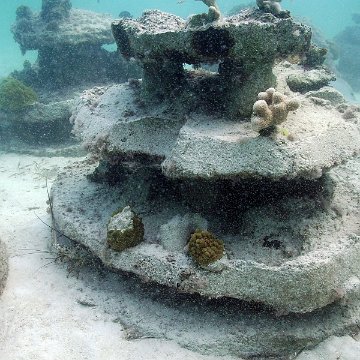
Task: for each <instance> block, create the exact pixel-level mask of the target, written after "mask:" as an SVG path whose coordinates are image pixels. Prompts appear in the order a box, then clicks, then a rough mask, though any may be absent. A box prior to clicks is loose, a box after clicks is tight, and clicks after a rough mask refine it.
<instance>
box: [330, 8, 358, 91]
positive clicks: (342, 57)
mask: <svg viewBox="0 0 360 360" xmlns="http://www.w3.org/2000/svg"><path fill="white" fill-rule="evenodd" d="M352 19H353V21H354V23H355V25H353V26H348V27H346V28H345V30H343V31H342V32H341V33H339V34H338V35H337V36H336V37H335V43H336V44H337V46H338V49H339V62H338V65H337V70H338V71H339V73H340V74H341V76H342V77H343V78H344V79H345V80H346V81H347V82H348V83H349V84H350V85H351V87H352V88H353V90H354V91H356V92H359V91H360V14H357V13H355V14H353V16H352Z"/></svg>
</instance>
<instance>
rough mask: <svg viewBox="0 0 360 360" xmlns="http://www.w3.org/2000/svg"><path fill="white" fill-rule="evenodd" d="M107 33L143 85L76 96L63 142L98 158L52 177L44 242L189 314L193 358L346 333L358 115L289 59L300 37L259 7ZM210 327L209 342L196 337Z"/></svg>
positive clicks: (251, 352)
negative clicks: (201, 20)
mask: <svg viewBox="0 0 360 360" xmlns="http://www.w3.org/2000/svg"><path fill="white" fill-rule="evenodd" d="M112 29H113V33H114V37H115V39H116V42H117V44H118V46H119V49H120V51H121V53H122V54H123V56H125V57H127V58H129V59H133V58H135V59H137V60H138V61H139V62H140V63H141V65H142V67H143V70H144V76H143V79H142V80H131V81H129V82H128V83H126V84H120V85H114V86H109V87H103V88H93V89H89V90H87V91H85V92H84V93H83V94H82V95H81V97H80V99H79V100H78V102H77V104H76V107H75V109H74V112H73V114H72V118H71V121H72V123H73V125H74V130H73V131H74V134H75V135H76V136H78V137H79V138H80V139H81V140H82V141H83V143H84V146H85V147H86V148H87V149H88V150H89V151H91V153H92V154H93V155H95V156H96V158H98V159H99V163H95V164H94V163H92V164H89V162H84V163H82V164H76V165H75V166H72V167H69V168H68V169H67V170H66V172H65V173H63V174H61V175H60V176H59V178H58V179H57V180H56V182H55V184H54V186H53V188H52V194H51V196H52V199H53V216H54V217H53V220H54V227H55V228H56V229H58V230H59V231H60V232H61V233H64V234H65V236H66V238H64V237H61V236H60V235H59V233H58V232H56V234H55V233H54V239H53V241H54V243H55V244H56V247H59V246H60V247H61V246H71V245H74V244H76V245H79V244H80V245H81V247H82V249H86V250H87V251H88V253H89V254H90V255H91V256H95V257H96V258H98V259H100V261H101V262H102V263H103V264H104V266H106V267H107V268H109V269H112V270H114V271H124V272H130V273H133V274H135V275H137V276H138V277H140V278H142V279H144V280H145V281H147V282H149V281H151V282H153V283H156V284H160V285H164V286H167V287H169V288H172V289H173V292H181V293H186V294H187V295H186V297H184V298H183V299H186V300H184V301H188V302H189V303H199V304H200V303H201V306H200V305H199V306H198V309H197V310H194V312H192V315H191V316H192V320H193V321H194V324H195V325H194V326H195V328H196V329H197V330H198V329H201V331H202V329H204V328H205V330H204V332H202V334H206V336H204V337H201V338H200V337H197V336H195V337H194V336H189V337H187V339H186V340H185V342H183V344H184V345H185V346H187V347H191V348H194V349H197V350H200V351H203V352H206V351H209V349H210V351H211V352H213V351H216V353H217V354H221V355H225V354H229V353H231V354H236V355H237V356H243V357H249V358H251V357H255V356H257V357H261V356H262V357H266V356H268V357H270V356H273V357H277V358H281V357H286V356H289V354H290V353H291V354H292V353H295V352H299V351H300V350H302V349H304V348H306V347H310V346H313V345H315V344H316V343H317V342H319V341H320V340H322V339H323V338H324V336H329V335H331V334H334V333H336V334H339V333H346V332H347V330H348V329H349V328H350V327H351V326H354V325H356V324H357V323H358V319H359V316H360V310H359V309H360V306H359V304H360V303H359V301H360V300H359V299H360V285H359V284H360V280H359V278H360V264H359V262H358V261H357V259H358V258H359V256H360V246H359V244H360V242H359V236H358V234H359V233H360V228H359V223H358V218H359V215H360V214H359V209H360V202H359V199H360V186H359V182H358V180H357V179H358V176H359V174H360V159H359V157H358V155H357V154H358V152H359V151H360V132H359V125H358V123H359V122H358V117H359V116H358V113H356V112H355V111H353V113H352V116H354V118H353V117H352V118H351V120H349V119H347V120H346V119H344V117H343V115H344V113H345V111H346V109H348V108H349V107H348V105H347V104H346V102H345V101H344V100H343V99H342V98H341V94H340V95H339V94H337V93H336V92H335V91H333V90H332V88H331V87H329V86H326V87H325V88H324V85H327V84H328V80H327V81H325V80H324V76H323V75H324V70H323V68H321V67H319V65H317V66H316V67H315V68H310V69H309V68H308V67H304V66H303V65H302V63H301V61H299V64H291V63H290V62H288V61H287V59H288V58H291V59H292V58H296V57H298V58H299V59H301V58H302V56H303V55H304V54H305V55H306V53H307V52H308V50H309V49H310V46H311V44H310V40H311V39H310V38H311V32H310V29H309V28H308V27H306V26H303V25H301V24H297V23H295V22H294V21H293V20H292V19H291V18H289V17H288V18H281V17H277V16H275V15H273V14H271V13H265V12H264V11H262V10H259V9H247V10H244V11H242V12H240V13H239V14H238V15H235V16H232V17H229V18H223V19H221V21H214V22H211V23H210V22H209V23H205V24H203V25H198V26H190V27H189V26H188V23H187V22H186V21H185V20H183V19H181V18H179V17H177V16H174V15H171V14H167V13H163V12H160V11H157V10H154V11H147V12H145V13H144V14H143V16H142V17H140V18H139V19H137V20H134V19H121V20H118V21H115V22H114V23H113V25H112ZM204 63H205V66H204V65H203V64H204ZM213 63H216V64H218V71H209V70H206V69H207V68H209V64H213ZM184 64H190V65H193V66H195V67H196V69H190V70H189V69H188V68H189V67H188V66H184ZM201 66H203V67H202V68H201ZM309 73H310V74H309ZM307 75H311V76H310V78H311V79H312V81H311V86H309V87H310V88H311V91H309V90H307V87H306V84H307V83H308V81H309V77H308V76H307ZM294 76H296V86H298V88H300V89H301V92H295V91H294V90H293V88H292V87H291V86H290V84H293V83H292V82H291V81H292V80H294ZM326 79H327V77H326ZM324 81H325V83H324ZM275 84H276V90H275ZM264 89H267V90H266V91H265V92H264ZM294 99H296V100H294ZM258 101H260V103H259V102H258ZM254 103H255V104H256V105H255V113H256V114H257V115H258V118H254V117H253V119H251V115H252V110H253V105H254ZM299 104H301V107H300V108H298V106H299ZM297 108H298V109H297ZM259 109H260V110H259ZM295 109H297V111H294V110H295ZM259 111H260V114H259ZM285 120H286V132H284V131H278V132H275V131H273V132H272V133H271V136H262V135H265V134H261V133H260V134H259V131H260V132H262V131H263V130H266V129H268V128H271V127H274V126H275V125H277V124H279V123H282V122H283V121H285ZM254 125H256V126H255V128H254ZM118 209H127V210H126V211H125V210H124V211H125V212H126V213H127V216H125V217H126V219H127V220H128V222H127V224H128V225H129V226H125V228H126V229H128V228H131V227H132V230H135V228H136V227H137V226H136V225H135V222H134V221H133V222H132V224H131V221H129V219H130V220H131V219H134V214H139V215H138V216H141V224H143V233H142V231H140V234H141V235H143V236H140V237H137V239H140V240H141V241H136V243H132V245H134V246H130V247H121V248H119V249H114V248H113V247H112V246H111V244H110V243H109V241H108V240H109V230H110V231H112V230H114V229H113V228H109V224H111V223H112V219H113V216H114V211H117V210H118ZM130 209H131V210H130ZM118 214H119V216H120V214H121V213H118ZM120 218H121V219H122V215H121V216H120ZM119 223H120V222H118V223H117V226H116V229H117V230H118V229H120V226H118V225H119ZM140 229H142V227H140ZM132 233H134V231H133V232H132ZM127 234H128V233H127ZM131 237H132V235H131V236H130V235H129V236H127V238H126V239H125V241H124V242H128V240H131ZM218 239H221V241H220V240H218ZM122 240H124V239H122ZM154 287H155V285H154ZM162 289H163V288H162ZM162 291H163V290H161V293H162ZM191 294H196V295H197V296H194V295H191ZM198 295H200V297H199V296H198ZM161 296H162V295H161ZM187 296H188V297H189V298H188V297H187ZM170 297H171V296H170ZM202 297H205V298H207V299H206V300H204V299H203V298H202ZM208 298H221V300H220V301H219V303H218V306H214V307H212V305H211V301H208ZM171 303H173V302H172V300H171V299H170V300H169V304H171ZM219 304H220V305H219ZM233 304H236V305H234V307H232V306H233ZM244 304H247V305H246V306H247V307H248V309H250V310H249V311H248V312H246V311H243V307H244ZM171 306H172V305H171ZM184 308H185V310H180V311H179V314H178V316H179V318H180V317H182V316H184V314H185V312H186V311H187V309H188V308H187V306H184ZM230 308H232V309H233V308H234V309H235V310H234V311H235V314H236V321H237V326H236V325H235V326H234V327H231V332H229V331H228V330H229V329H230V325H226V324H225V322H222V321H220V318H223V320H224V318H225V319H226V321H228V320H229V319H230V318H231V319H233V316H232V315H231V316H230V315H229V314H230V312H228V311H230V310H229V309H230ZM199 309H201V310H199ZM204 309H205V310H204ZM202 310H204V312H203V313H202ZM200 314H201V315H200ZM274 314H276V316H274ZM164 316H166V315H164ZM215 318H216V323H217V322H219V324H220V323H221V326H223V325H224V324H225V325H224V328H221V329H223V330H221V331H223V333H222V335H221V336H220V335H219V336H215V335H213V334H215V333H216V334H219V331H220V330H219V329H217V330H216V331H215V332H214V333H213V332H212V331H210V332H208V331H207V329H206V327H207V325H208V324H210V323H214V322H215V321H214V320H211V319H215ZM195 319H196V320H195ZM172 321H173V320H172ZM231 321H232V320H231ZM259 324H261V325H259ZM217 325H218V324H216V325H213V327H214V328H215V327H217ZM140 326H144V327H146V326H147V325H146V324H144V325H140ZM228 326H229V327H228ZM213 327H212V328H211V329H212V330H213ZM219 328H220V327H219ZM199 331H200V330H199ZM221 331H220V332H221ZM229 334H231V336H229ZM166 336H167V335H166ZM214 344H215V345H214Z"/></svg>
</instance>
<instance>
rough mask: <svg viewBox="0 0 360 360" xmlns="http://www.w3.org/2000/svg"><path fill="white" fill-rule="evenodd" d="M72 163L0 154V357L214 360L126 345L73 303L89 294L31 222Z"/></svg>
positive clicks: (329, 346) (92, 310)
mask: <svg viewBox="0 0 360 360" xmlns="http://www.w3.org/2000/svg"><path fill="white" fill-rule="evenodd" d="M74 160H76V159H69V158H39V157H33V156H28V155H16V154H4V153H3V154H0V204H1V206H0V219H1V221H0V237H1V238H2V240H3V241H4V242H5V243H6V244H7V246H8V249H9V253H10V269H9V278H8V282H7V286H6V288H5V291H4V293H3V296H2V297H1V299H0V359H1V360H20V359H24V360H25V359H26V360H32V359H36V360H42V359H44V360H45V359H46V360H57V359H59V360H60V359H61V360H63V359H76V360H85V359H86V360H90V359H94V360H98V359H99V360H100V359H104V360H112V359H114V360H115V359H116V360H132V359H134V360H135V359H136V360H141V359H144V360H150V359H154V360H156V359H159V360H160V359H161V360H165V359H171V360H180V359H186V360H195V359H196V360H202V359H204V360H205V359H207V360H210V359H214V360H215V359H220V358H219V357H212V356H203V355H200V354H197V353H194V352H191V351H189V350H186V349H184V348H181V347H180V346H178V345H177V344H176V343H175V342H171V341H165V340H158V339H141V340H132V341H129V340H126V339H125V330H124V329H123V328H122V326H121V325H120V324H119V323H117V322H114V317H113V315H111V314H108V313H106V312H104V311H102V310H101V309H99V308H98V307H96V306H94V307H88V306H83V305H81V304H79V303H78V300H79V299H81V298H82V294H84V293H89V291H94V290H89V289H87V288H86V285H85V284H84V283H83V282H82V280H81V277H80V279H77V278H76V277H75V276H72V275H70V276H68V275H69V274H68V272H67V269H66V267H65V266H64V265H63V264H59V263H54V262H53V261H52V258H54V255H52V254H49V253H48V252H47V251H48V250H47V245H48V242H49V237H50V229H49V228H48V227H47V226H45V225H44V224H43V223H42V222H41V221H40V220H39V219H38V218H37V215H38V216H39V217H40V218H41V219H42V220H43V221H44V222H46V223H48V224H50V216H49V214H48V213H47V204H46V200H47V190H46V184H45V177H49V178H50V179H53V178H54V176H55V175H56V172H57V170H59V169H61V168H63V167H64V166H65V165H66V164H68V163H70V162H72V161H74ZM50 185H51V181H49V186H50ZM49 263H50V264H49ZM47 264H48V265H47ZM97 295H99V294H97ZM100 295H101V294H100ZM174 326H176V324H174ZM359 345H360V344H359V342H358V341H356V340H354V339H353V338H350V337H343V338H335V337H334V338H331V339H329V340H327V342H324V343H323V344H320V346H319V347H318V348H317V349H314V350H312V351H308V352H306V353H303V354H302V355H300V357H299V360H300V359H301V360H311V359H322V358H324V359H328V360H331V359H342V360H352V359H358V358H360V346H359ZM334 349H335V350H334ZM221 359H224V360H230V359H234V358H233V357H223V358H221Z"/></svg>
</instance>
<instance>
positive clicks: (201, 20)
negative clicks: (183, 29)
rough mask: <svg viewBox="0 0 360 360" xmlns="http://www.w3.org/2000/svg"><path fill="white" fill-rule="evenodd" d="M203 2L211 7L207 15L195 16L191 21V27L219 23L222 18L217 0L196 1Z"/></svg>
mask: <svg viewBox="0 0 360 360" xmlns="http://www.w3.org/2000/svg"><path fill="white" fill-rule="evenodd" d="M196 1H202V2H203V3H204V4H205V5H207V6H208V7H209V11H208V13H207V14H198V15H193V16H192V17H191V18H190V20H189V26H192V27H194V26H202V25H205V24H208V23H212V22H214V21H217V20H219V19H220V17H221V12H220V8H219V6H218V4H217V3H216V0H196Z"/></svg>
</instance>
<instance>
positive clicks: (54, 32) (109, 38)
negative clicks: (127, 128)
mask: <svg viewBox="0 0 360 360" xmlns="http://www.w3.org/2000/svg"><path fill="white" fill-rule="evenodd" d="M112 21H113V19H112V18H111V17H110V16H109V15H104V14H98V13H94V12H91V11H86V10H82V9H74V8H72V5H71V1H69V0H43V1H42V7H41V10H40V11H39V12H33V11H32V10H31V9H30V8H29V7H28V6H24V5H21V6H19V7H18V8H17V10H16V21H15V23H14V24H13V25H12V27H11V31H12V33H13V35H14V39H15V41H16V42H17V43H18V44H19V45H20V49H21V51H22V53H23V54H24V53H26V51H28V50H37V51H38V57H37V60H36V62H35V63H34V64H31V63H30V62H29V61H25V62H24V67H23V69H22V70H20V71H14V72H13V73H12V74H11V78H9V79H7V82H6V85H7V86H6V87H5V83H4V84H3V85H4V86H3V87H2V88H1V89H2V90H1V91H2V92H3V94H5V95H6V97H4V98H3V99H2V100H3V101H2V102H1V104H0V105H1V106H0V143H1V146H2V147H4V146H5V147H6V149H9V148H8V146H10V149H15V150H18V149H19V146H20V144H23V145H24V146H25V147H26V148H27V147H28V146H29V145H34V146H35V147H37V146H39V145H49V144H64V142H66V143H67V142H69V140H70V142H73V140H74V139H73V138H72V137H71V129H72V125H71V124H70V122H69V118H70V116H71V109H72V106H73V103H74V99H75V98H77V96H78V94H79V93H80V92H81V91H83V90H84V89H86V88H88V87H92V86H97V85H99V86H103V85H106V84H109V83H110V84H113V83H121V82H124V81H127V80H128V78H129V77H141V70H140V67H139V66H137V65H136V62H135V61H134V62H128V61H126V60H125V59H124V58H123V57H122V56H121V55H120V54H119V52H118V51H116V50H114V51H109V50H107V49H106V48H104V46H106V45H112V44H114V43H115V40H114V38H113V35H112V32H111V22H112ZM114 49H116V47H114ZM16 81H18V82H16ZM10 85H11V86H10ZM15 85H16V86H15ZM24 89H27V93H29V92H30V91H34V93H36V94H37V99H36V101H35V99H34V101H28V100H27V99H26V98H24V96H25V95H24ZM25 100H26V101H25ZM9 144H10V145H9ZM11 144H13V145H11Z"/></svg>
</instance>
